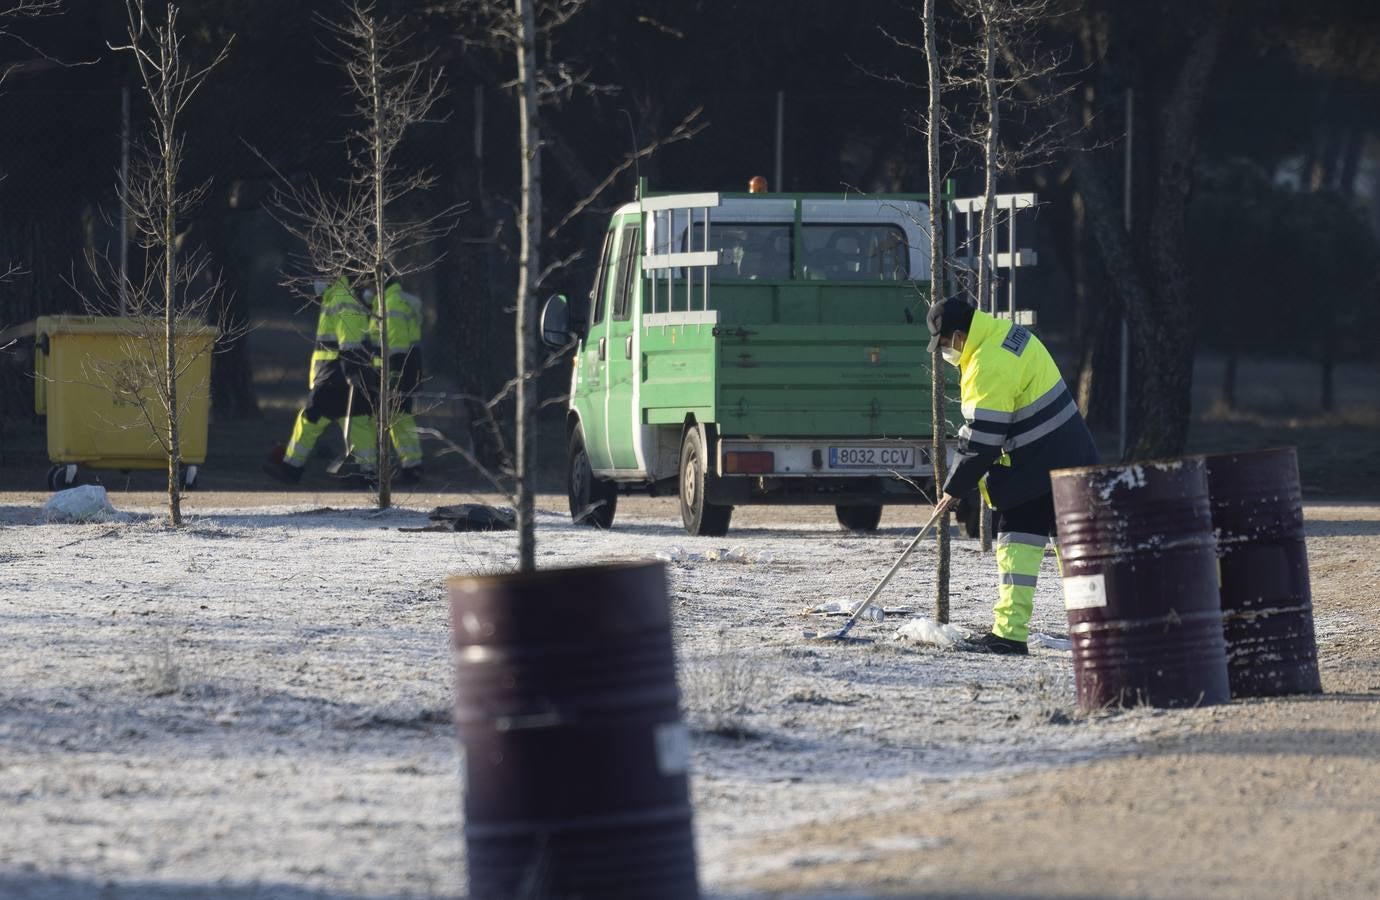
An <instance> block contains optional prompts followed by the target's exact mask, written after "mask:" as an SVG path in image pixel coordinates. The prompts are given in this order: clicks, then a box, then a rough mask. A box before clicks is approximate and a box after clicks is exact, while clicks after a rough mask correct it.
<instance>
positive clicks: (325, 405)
mask: <svg viewBox="0 0 1380 900" xmlns="http://www.w3.org/2000/svg"><path fill="white" fill-rule="evenodd" d="M320 287H322V288H323V290H322V291H321V297H320V303H321V313H320V315H319V316H318V317H317V320H316V346H315V348H314V349H313V350H312V354H311V373H310V375H308V377H307V386H308V387H309V388H310V389H311V395H310V397H309V398H308V399H307V405H306V407H305V408H303V409H302V410H301V411H300V412H298V414H297V421H296V423H295V424H294V425H293V428H292V438H291V439H290V440H289V441H288V444H287V447H286V448H283V449H281V450H279V449H277V448H275V450H274V451H273V452H272V453H270V454H269V458H268V459H267V460H266V461H265V462H264V471H265V472H267V473H268V474H269V475H271V476H273V477H274V478H276V479H278V480H279V481H282V482H285V483H288V484H296V483H297V482H298V481H300V480H301V479H302V470H303V469H304V468H305V467H306V464H307V460H308V459H309V458H310V457H311V451H312V449H313V448H314V447H315V446H316V441H317V439H318V438H320V437H321V433H322V432H324V431H325V430H326V428H327V427H328V426H329V425H330V424H331V423H332V422H335V421H338V420H345V419H346V418H347V416H348V422H346V421H341V430H342V432H347V433H345V434H344V438H345V444H346V452H347V453H353V455H354V458H355V461H356V463H358V464H359V466H360V469H361V470H362V471H364V472H365V473H366V474H367V473H370V472H372V471H373V470H374V469H375V467H376V453H377V450H378V444H377V441H376V439H375V437H374V426H373V422H372V420H370V418H369V416H368V409H367V406H366V403H365V401H364V397H363V387H364V382H365V379H366V378H367V377H368V373H369V369H370V366H369V362H370V360H369V352H368V350H367V349H366V347H365V341H366V340H367V337H368V329H369V314H368V311H367V310H365V308H364V307H363V305H361V304H360V302H359V301H358V300H356V299H355V296H354V294H353V293H351V292H350V282H349V281H348V280H347V279H345V278H344V277H343V276H342V277H340V278H337V279H336V280H335V281H334V282H333V283H331V284H330V285H329V286H324V285H321V286H320ZM351 385H353V386H354V387H355V398H354V407H353V408H351V405H350V388H351Z"/></svg>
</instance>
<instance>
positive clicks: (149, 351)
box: [34, 316, 217, 490]
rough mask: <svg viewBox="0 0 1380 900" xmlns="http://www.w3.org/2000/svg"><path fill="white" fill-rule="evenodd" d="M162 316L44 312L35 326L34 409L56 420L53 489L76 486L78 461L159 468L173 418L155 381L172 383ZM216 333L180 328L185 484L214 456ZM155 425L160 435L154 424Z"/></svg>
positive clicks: (195, 325)
mask: <svg viewBox="0 0 1380 900" xmlns="http://www.w3.org/2000/svg"><path fill="white" fill-rule="evenodd" d="M163 335H164V330H163V323H162V320H161V319H154V320H141V319H133V318H119V317H114V316H42V317H40V318H39V319H38V320H37V322H36V323H35V328H34V340H35V347H36V352H35V354H34V369H35V375H36V377H35V378H34V408H35V410H36V411H37V412H38V413H39V414H40V415H46V416H47V418H48V459H49V460H50V461H51V462H52V463H53V468H52V469H50V470H49V472H48V486H49V488H51V489H54V490H56V489H58V488H61V487H65V486H67V485H70V484H72V483H73V482H74V481H75V479H76V474H77V467H78V466H86V467H87V468H91V469H121V470H128V469H161V468H163V467H165V466H166V465H167V454H166V453H165V452H164V450H163V444H162V443H161V442H160V440H159V436H158V435H163V436H164V439H166V433H167V427H168V417H167V413H166V409H165V404H164V403H162V402H161V400H160V399H159V391H158V389H157V387H155V385H157V384H159V383H166V379H165V378H164V377H163V374H162V373H163V372H164V370H165V366H166V362H167V361H166V356H167V353H166V348H167V342H166V341H165V340H164V337H163ZM216 336H217V331H216V329H215V328H212V327H211V326H209V325H204V324H201V323H199V322H191V321H189V322H187V323H186V324H183V325H179V326H178V328H177V338H176V350H177V362H176V368H177V370H178V375H177V410H178V417H177V420H178V424H179V426H180V435H179V436H180V439H181V440H180V443H181V450H182V462H183V464H184V469H185V472H184V475H183V481H184V483H185V485H184V486H185V487H187V488H188V489H191V488H194V487H195V486H196V477H197V471H198V468H199V467H200V466H201V465H202V464H204V463H205V462H206V429H207V421H208V418H209V412H210V406H211V351H212V349H213V347H214V344H215V340H216ZM155 428H156V429H157V433H155V430H154V429H155Z"/></svg>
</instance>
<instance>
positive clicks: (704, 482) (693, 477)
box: [680, 428, 733, 537]
mask: <svg viewBox="0 0 1380 900" xmlns="http://www.w3.org/2000/svg"><path fill="white" fill-rule="evenodd" d="M707 458H708V453H707V451H706V450H705V446H704V439H703V438H702V437H700V430H699V429H698V428H691V429H690V430H689V431H687V432H685V441H684V442H683V443H682V444H681V445H680V518H681V521H682V522H684V523H685V530H686V532H687V533H689V534H693V535H696V536H704V537H722V536H723V535H725V534H728V522H729V520H730V519H732V518H733V507H731V506H719V505H717V504H714V503H710V502H708V501H707V500H705V494H706V493H707V489H708V487H709V484H708V481H709V479H710V478H712V477H714V476H713V475H709V474H707V473H706V472H705V471H704V467H703V466H702V465H701V464H700V461H701V460H703V459H707Z"/></svg>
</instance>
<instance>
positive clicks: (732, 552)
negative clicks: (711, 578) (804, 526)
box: [652, 544, 776, 565]
mask: <svg viewBox="0 0 1380 900" xmlns="http://www.w3.org/2000/svg"><path fill="white" fill-rule="evenodd" d="M652 555H653V556H654V557H656V558H657V559H659V560H661V561H662V562H669V563H692V562H726V563H742V564H744V565H752V564H754V563H755V564H757V565H765V564H767V563H770V562H775V561H776V554H774V553H772V552H771V551H770V550H756V551H754V550H749V549H748V548H746V547H728V548H725V547H716V548H712V549H709V550H706V551H704V552H703V553H691V552H689V551H688V550H686V549H685V548H684V547H682V546H680V545H679V544H673V545H672V546H670V547H667V548H666V549H664V550H658V551H656V553H654V554H652Z"/></svg>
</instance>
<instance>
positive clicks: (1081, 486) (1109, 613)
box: [1051, 456, 1231, 711]
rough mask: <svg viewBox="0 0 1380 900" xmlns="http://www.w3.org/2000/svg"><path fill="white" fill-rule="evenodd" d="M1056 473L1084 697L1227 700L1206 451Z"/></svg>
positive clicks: (1083, 701)
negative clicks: (1194, 454) (1181, 456)
mask: <svg viewBox="0 0 1380 900" xmlns="http://www.w3.org/2000/svg"><path fill="white" fill-rule="evenodd" d="M1051 482H1052V485H1053V490H1054V510H1055V516H1056V520H1057V523H1058V531H1059V549H1060V553H1061V554H1062V557H1063V575H1064V606H1065V608H1066V609H1067V610H1068V617H1069V636H1070V637H1071V638H1072V639H1073V667H1074V676H1075V682H1076V683H1077V686H1078V704H1079V706H1080V707H1081V708H1082V709H1084V710H1087V711H1091V710H1096V709H1102V708H1105V707H1108V706H1134V705H1138V704H1142V703H1144V704H1148V705H1150V706H1166V707H1173V706H1203V705H1209V704H1214V703H1226V702H1227V701H1228V700H1230V699H1231V695H1230V692H1229V690H1228V687H1227V662H1226V649H1225V645H1224V642H1223V638H1222V610H1221V606H1220V601H1219V599H1218V593H1217V550H1216V542H1215V541H1214V539H1213V533H1212V516H1211V512H1210V509H1209V505H1208V486H1207V467H1206V465H1205V463H1204V460H1203V458H1202V457H1200V456H1197V457H1189V458H1186V459H1176V460H1164V461H1155V462H1144V463H1133V464H1126V465H1112V466H1091V467H1087V468H1080V469H1059V470H1056V471H1055V472H1053V473H1051Z"/></svg>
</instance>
